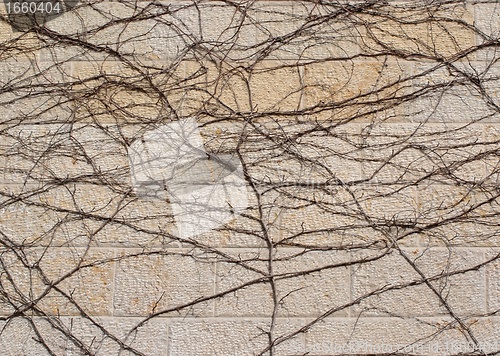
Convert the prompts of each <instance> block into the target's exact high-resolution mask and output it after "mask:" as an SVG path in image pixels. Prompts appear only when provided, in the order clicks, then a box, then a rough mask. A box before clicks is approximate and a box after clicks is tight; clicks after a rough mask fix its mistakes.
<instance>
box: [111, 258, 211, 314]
mask: <svg viewBox="0 0 500 356" xmlns="http://www.w3.org/2000/svg"><path fill="white" fill-rule="evenodd" d="M135 254H140V250H137V251H135ZM121 255H122V256H123V257H121V259H120V261H119V262H118V263H117V267H116V286H115V298H114V301H113V305H114V315H117V316H138V315H139V316H147V315H148V314H151V313H154V312H157V311H159V310H163V309H173V310H174V311H173V312H172V313H171V314H170V315H172V316H177V315H179V314H180V315H184V316H190V315H191V316H207V315H212V314H213V306H212V304H213V302H209V303H202V304H197V305H196V306H194V307H189V306H187V307H185V308H184V309H179V310H178V311H175V310H176V308H178V307H180V306H183V305H184V304H188V303H190V302H193V301H195V300H197V299H198V298H204V297H209V296H210V295H212V294H213V293H214V272H213V264H212V263H210V261H207V262H203V261H201V262H196V261H194V260H193V258H192V257H190V256H182V252H180V253H179V255H176V254H175V253H174V254H172V255H162V254H156V253H155V254H151V255H148V254H146V255H140V256H138V257H135V256H134V252H130V251H123V252H122V253H121Z"/></svg>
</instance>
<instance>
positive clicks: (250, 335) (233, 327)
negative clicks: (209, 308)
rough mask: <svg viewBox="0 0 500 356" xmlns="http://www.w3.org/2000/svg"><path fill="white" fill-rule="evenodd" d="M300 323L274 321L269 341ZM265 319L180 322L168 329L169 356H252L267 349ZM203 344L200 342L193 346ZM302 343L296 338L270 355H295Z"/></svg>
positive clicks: (277, 347) (267, 326) (279, 345)
mask: <svg viewBox="0 0 500 356" xmlns="http://www.w3.org/2000/svg"><path fill="white" fill-rule="evenodd" d="M300 325H301V323H300V321H299V320H294V319H284V318H283V319H277V320H276V323H275V325H274V330H273V331H274V332H273V335H272V338H273V340H275V339H279V338H280V337H281V336H283V335H287V334H289V333H290V332H292V331H293V330H294V329H298V328H299V327H300ZM269 327H270V324H269V321H268V319H245V318H241V319H232V320H231V319H229V320H210V319H200V320H192V321H191V320H183V321H174V322H172V323H171V325H170V344H169V352H170V355H172V356H174V355H175V356H177V355H179V356H180V355H190V354H192V355H200V356H205V355H207V356H208V355H255V354H256V353H261V352H263V351H264V350H265V349H266V348H267V347H268V345H269V338H268V336H267V335H266V333H265V331H266V330H269ZM193 339H194V340H203V342H193ZM303 342H304V341H303V339H302V338H301V336H300V335H299V336H298V337H293V338H290V339H289V340H284V341H283V342H281V343H279V344H276V345H274V348H273V354H274V355H279V356H282V355H283V356H285V355H291V354H295V353H296V352H297V350H300V349H301V348H302V347H303Z"/></svg>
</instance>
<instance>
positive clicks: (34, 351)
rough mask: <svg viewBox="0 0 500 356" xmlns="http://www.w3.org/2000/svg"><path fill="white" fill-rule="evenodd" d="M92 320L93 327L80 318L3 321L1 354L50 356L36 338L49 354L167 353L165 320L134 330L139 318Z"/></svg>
mask: <svg viewBox="0 0 500 356" xmlns="http://www.w3.org/2000/svg"><path fill="white" fill-rule="evenodd" d="M92 321H93V322H94V323H95V324H93V323H92V322H91V321H89V320H88V319H85V318H82V317H59V318H53V319H52V320H51V323H49V321H48V320H46V319H43V318H40V317H32V318H30V319H29V320H28V319H21V318H17V319H13V320H11V321H10V322H9V323H6V322H2V324H1V326H2V330H3V332H2V338H1V340H0V352H2V355H16V356H17V355H49V353H48V351H47V350H46V349H44V347H43V346H42V345H41V343H39V342H38V340H37V338H38V337H39V336H41V337H42V338H43V341H44V342H45V345H46V346H47V347H48V348H49V349H50V350H51V351H52V354H54V353H55V354H64V355H81V354H84V353H89V352H91V353H92V354H94V355H118V354H121V355H133V354H134V353H135V354H137V353H142V354H144V355H152V354H166V352H167V336H168V324H167V323H168V322H167V321H166V320H151V321H149V322H148V323H146V324H144V325H142V326H141V327H139V328H138V329H136V330H133V328H134V327H135V326H137V325H138V324H139V322H140V320H139V319H134V318H106V317H104V318H103V317H93V318H92ZM98 326H99V327H98ZM35 328H36V330H35ZM63 333H67V334H66V335H64V334H63ZM37 335H38V336H37Z"/></svg>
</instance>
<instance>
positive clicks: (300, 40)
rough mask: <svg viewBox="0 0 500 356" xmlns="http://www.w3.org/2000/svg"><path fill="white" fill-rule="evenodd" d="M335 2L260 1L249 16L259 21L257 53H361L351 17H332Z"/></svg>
mask: <svg viewBox="0 0 500 356" xmlns="http://www.w3.org/2000/svg"><path fill="white" fill-rule="evenodd" d="M336 10H338V8H336V7H335V6H334V5H333V6H331V8H330V7H329V6H315V5H312V4H306V3H293V2H292V3H287V4H286V5H284V4H283V3H282V2H279V1H266V2H260V3H256V4H255V5H254V6H252V7H250V8H249V10H248V16H249V17H250V18H251V19H252V20H253V21H254V22H255V23H256V38H257V39H258V43H259V46H258V47H257V57H259V56H267V57H268V58H272V59H278V60H288V59H293V60H320V59H326V58H346V57H347V58H348V57H350V56H354V55H356V54H358V53H359V46H358V44H357V43H356V39H355V37H354V36H353V35H354V34H355V29H354V28H353V27H352V26H350V23H349V22H348V21H345V22H344V21H343V20H344V19H340V18H339V17H331V14H332V12H334V11H336Z"/></svg>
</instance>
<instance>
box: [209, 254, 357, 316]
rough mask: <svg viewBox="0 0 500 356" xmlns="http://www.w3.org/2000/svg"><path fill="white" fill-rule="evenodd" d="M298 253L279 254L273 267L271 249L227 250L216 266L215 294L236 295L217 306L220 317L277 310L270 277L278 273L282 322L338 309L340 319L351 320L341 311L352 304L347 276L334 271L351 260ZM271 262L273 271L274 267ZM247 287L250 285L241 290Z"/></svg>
mask: <svg viewBox="0 0 500 356" xmlns="http://www.w3.org/2000/svg"><path fill="white" fill-rule="evenodd" d="M301 252H302V251H301V250H297V249H287V248H281V249H278V251H277V252H276V253H273V254H272V263H271V262H269V252H268V250H267V249H264V248H262V249H253V250H249V251H245V252H240V251H239V250H229V251H227V253H228V254H229V256H231V257H232V258H231V259H229V258H227V259H226V260H225V261H224V262H221V263H219V264H218V266H217V292H218V293H222V292H227V291H230V290H232V289H236V290H235V291H233V292H231V293H228V294H226V295H225V296H224V297H222V298H220V299H218V300H217V301H216V306H215V314H216V315H217V316H225V317H230V316H240V317H245V316H246V317H265V316H267V315H271V314H272V312H273V308H274V301H273V292H272V288H271V284H270V281H269V280H268V279H267V278H266V276H267V275H268V273H269V272H268V271H269V268H272V270H273V271H274V275H275V278H274V281H275V288H276V297H277V299H278V300H279V303H278V305H277V313H278V314H277V315H278V317H287V318H288V317H302V316H308V317H310V316H320V315H321V314H323V313H325V312H327V311H328V310H330V309H333V308H338V309H339V311H337V312H336V313H335V315H336V316H342V315H347V310H346V309H345V308H342V306H343V305H345V304H347V303H348V302H349V289H348V280H349V274H348V270H347V269H346V268H345V267H335V265H337V264H342V263H345V262H346V261H347V260H348V259H349V258H348V256H347V255H346V254H345V253H330V252H324V253H321V252H316V253H315V252H312V253H308V254H304V255H302V253H301ZM270 263H271V266H270ZM246 284H248V286H245V287H241V288H240V286H244V285H246Z"/></svg>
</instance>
